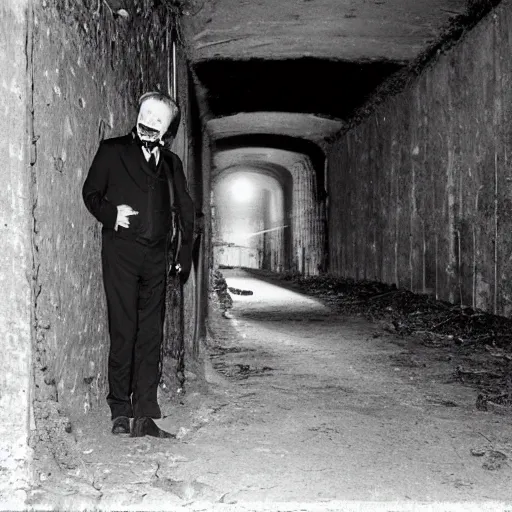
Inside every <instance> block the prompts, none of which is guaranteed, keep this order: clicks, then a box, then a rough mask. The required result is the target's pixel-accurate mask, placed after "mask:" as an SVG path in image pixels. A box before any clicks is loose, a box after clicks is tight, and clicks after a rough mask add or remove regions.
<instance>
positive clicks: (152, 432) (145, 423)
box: [130, 416, 176, 439]
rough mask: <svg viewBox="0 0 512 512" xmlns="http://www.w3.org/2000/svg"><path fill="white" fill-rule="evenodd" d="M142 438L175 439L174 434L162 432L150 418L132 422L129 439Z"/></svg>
mask: <svg viewBox="0 0 512 512" xmlns="http://www.w3.org/2000/svg"><path fill="white" fill-rule="evenodd" d="M144 436H152V437H160V438H166V439H176V436H175V435H174V434H170V433H169V432H166V431H165V430H162V429H161V428H159V427H158V425H157V424H156V423H155V422H154V421H153V420H152V419H151V418H148V417H147V416H143V417H141V418H135V419H134V420H133V428H132V432H131V434H130V437H144Z"/></svg>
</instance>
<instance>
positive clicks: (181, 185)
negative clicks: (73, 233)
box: [82, 133, 194, 281]
mask: <svg viewBox="0 0 512 512" xmlns="http://www.w3.org/2000/svg"><path fill="white" fill-rule="evenodd" d="M160 158H163V159H164V162H165V164H167V165H166V166H164V168H165V169H166V170H167V171H168V172H167V180H168V182H169V188H170V194H171V202H172V203H173V204H172V206H173V207H174V211H175V213H176V214H177V215H176V216H175V217H176V225H175V226H174V229H176V228H178V229H179V230H180V232H181V244H180V245H179V248H178V249H177V251H178V254H173V253H172V251H173V248H172V247H170V246H169V247H168V251H169V252H168V253H169V257H170V258H174V261H175V262H177V263H179V264H180V265H181V268H182V271H181V274H180V275H181V277H182V280H183V281H186V280H187V278H188V276H189V273H190V270H191V268H192V244H193V235H194V203H193V201H192V198H191V197H190V194H189V192H188V187H187V181H186V178H185V175H184V173H183V165H182V163H181V160H180V158H179V157H178V156H177V155H175V154H174V153H173V152H172V151H169V150H167V149H164V148H160ZM141 165H142V166H147V165H148V164H147V162H146V159H145V158H144V155H143V153H142V149H141V147H140V146H139V145H138V144H137V141H136V139H135V137H134V135H133V133H130V134H128V135H125V136H123V137H117V138H113V139H107V140H104V141H102V142H101V143H100V147H99V149H98V151H97V153H96V156H95V157H94V160H93V162H92V165H91V168H90V169H89V174H88V176H87V179H86V180H85V183H84V186H83V190H82V196H83V199H84V203H85V205H86V207H87V209H88V210H89V211H90V212H91V213H92V214H93V215H94V216H95V217H96V219H97V220H98V221H99V222H101V223H102V224H103V231H106V230H111V231H112V230H113V229H114V226H115V223H116V219H117V206H118V205H121V204H128V205H129V206H132V207H133V205H132V204H130V203H129V202H128V201H129V199H128V198H127V196H126V190H128V189H133V185H134V184H135V185H137V186H138V187H140V188H141V189H142V190H146V188H145V187H147V182H146V180H145V173H143V172H141V170H140V166H141ZM148 169H149V167H148ZM149 172H151V171H149ZM135 209H136V208H135ZM132 218H133V217H132ZM119 229H120V230H121V229H124V228H119ZM172 230H173V227H171V232H170V233H169V236H168V237H167V243H168V244H170V243H171V236H172ZM168 263H169V264H170V263H171V262H168ZM168 268H169V266H168Z"/></svg>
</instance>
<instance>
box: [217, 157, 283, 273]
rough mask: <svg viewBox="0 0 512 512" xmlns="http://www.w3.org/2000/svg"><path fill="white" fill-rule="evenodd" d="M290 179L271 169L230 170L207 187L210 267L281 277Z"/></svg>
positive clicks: (280, 169) (239, 168)
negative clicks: (251, 270) (258, 271)
mask: <svg viewBox="0 0 512 512" xmlns="http://www.w3.org/2000/svg"><path fill="white" fill-rule="evenodd" d="M290 195H291V176H290V174H289V172H288V171H287V170H286V169H284V168H279V167H275V166H272V165H267V166H265V165H261V164H260V165H258V164H252V165H235V166H232V167H230V168H228V169H225V170H224V172H222V173H218V174H217V175H216V178H215V179H214V183H213V187H212V230H213V256H214V261H215V264H216V265H219V266H238V267H248V268H262V269H266V270H274V271H283V270H284V269H285V268H287V266H288V262H289V258H290V254H289V253H290V251H289V247H290V243H289V240H290V225H289V219H288V215H287V212H288V209H289V204H290Z"/></svg>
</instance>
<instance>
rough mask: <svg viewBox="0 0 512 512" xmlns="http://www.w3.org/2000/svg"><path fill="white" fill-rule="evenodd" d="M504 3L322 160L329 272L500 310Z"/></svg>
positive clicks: (506, 53)
mask: <svg viewBox="0 0 512 512" xmlns="http://www.w3.org/2000/svg"><path fill="white" fill-rule="evenodd" d="M511 33H512V3H511V2H510V1H506V0H505V1H504V2H503V3H502V4H501V6H500V7H499V8H498V9H497V10H496V11H495V12H494V13H493V14H491V15H489V16H487V18H485V19H484V20H483V21H482V22H481V23H480V24H479V25H478V26H477V27H476V28H475V29H474V30H473V31H472V32H471V33H469V34H468V35H467V36H466V37H465V38H464V40H463V41H462V42H461V43H460V44H459V45H458V46H456V47H455V48H454V49H452V50H451V51H449V52H448V53H447V54H445V55H441V56H439V58H438V59H437V61H436V62H435V63H433V65H431V66H430V67H429V68H428V69H426V70H425V71H424V72H423V74H422V75H421V76H420V77H419V78H418V79H417V80H415V82H414V83H413V84H412V85H411V86H410V88H409V89H408V90H406V91H405V92H403V93H401V94H399V95H397V96H395V97H390V98H389V99H387V100H386V101H385V102H384V103H383V104H382V105H381V106H380V107H378V109H377V110H376V111H375V112H374V113H373V114H372V115H371V116H370V117H369V118H367V119H366V120H365V121H363V122H362V123H361V124H360V125H358V126H357V127H355V128H353V129H352V130H351V131H350V132H348V133H347V134H345V135H344V136H343V137H342V138H341V139H340V140H339V141H337V142H336V143H335V144H334V146H333V147H332V149H331V151H330V154H329V155H328V170H329V173H328V175H329V204H330V211H329V246H330V253H329V257H330V270H331V271H332V272H333V273H335V274H339V275H343V276H349V277H354V278H357V279H363V278H366V279H376V280H381V281H385V282H390V283H391V282H394V283H397V284H398V285H399V286H403V287H407V288H410V289H412V290H414V291H417V292H432V293H435V294H436V295H437V297H439V298H441V299H447V300H450V301H453V302H461V303H462V304H464V305H468V306H475V307H478V308H483V309H485V310H488V311H491V312H495V313H499V314H504V315H510V314H511V313H512V284H511V283H512V279H511V277H512V264H511V255H512V236H511V233H512V213H511V212H512V210H511V206H512V188H511V186H512V169H511V166H510V154H511V150H512V142H511V141H512V139H511V134H512V133H511V121H512V118H511V116H512V96H511V92H510V91H511V90H512V89H511V85H512V83H511V77H512V61H511V59H510V53H511V50H512V45H511V38H510V34H511Z"/></svg>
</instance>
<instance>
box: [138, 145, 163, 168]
mask: <svg viewBox="0 0 512 512" xmlns="http://www.w3.org/2000/svg"><path fill="white" fill-rule="evenodd" d="M142 152H143V153H144V158H145V159H146V162H149V158H150V157H151V153H153V154H154V155H155V160H156V163H157V165H158V162H159V160H160V148H159V147H158V146H156V147H154V148H153V149H152V150H151V151H150V150H149V149H148V148H145V147H144V146H142Z"/></svg>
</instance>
